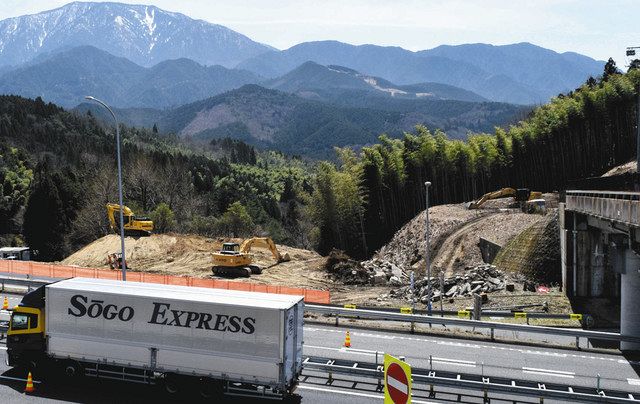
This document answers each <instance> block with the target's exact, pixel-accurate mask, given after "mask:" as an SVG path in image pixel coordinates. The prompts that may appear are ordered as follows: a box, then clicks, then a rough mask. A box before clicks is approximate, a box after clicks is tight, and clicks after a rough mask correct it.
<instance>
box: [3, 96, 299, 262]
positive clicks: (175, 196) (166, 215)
mask: <svg viewBox="0 0 640 404" xmlns="http://www.w3.org/2000/svg"><path fill="white" fill-rule="evenodd" d="M121 134H122V136H123V149H122V150H123V154H122V159H123V181H124V191H125V201H126V202H125V203H126V205H128V206H129V207H131V208H132V209H133V210H134V211H135V212H136V213H137V214H149V215H150V216H151V217H152V218H153V219H154V221H155V222H156V230H157V231H159V232H164V231H171V230H178V231H182V232H193V233H199V234H204V235H209V236H225V235H227V236H234V235H235V236H245V235H249V234H261V233H268V234H270V235H271V236H272V237H274V238H275V239H276V240H279V241H281V242H287V243H289V244H292V245H306V244H307V243H308V240H307V237H306V234H307V233H308V230H307V229H305V228H304V226H307V225H305V221H304V220H303V219H301V216H302V215H301V213H300V209H302V208H303V206H302V203H301V202H302V201H303V200H304V199H305V198H306V197H305V195H306V194H308V193H309V191H310V185H309V183H310V179H309V176H308V174H307V170H306V168H305V167H304V165H303V164H302V162H300V161H299V160H294V159H287V158H285V157H283V156H282V155H281V154H278V153H275V152H265V153H260V154H256V152H255V150H254V149H253V148H252V147H250V146H248V145H246V144H243V143H241V142H238V141H231V140H221V141H215V142H212V143H210V144H209V145H208V147H207V149H206V150H203V151H202V152H200V153H195V152H193V151H191V150H189V149H187V148H186V147H185V146H183V145H181V144H180V143H179V142H178V140H177V139H175V138H172V137H166V136H160V135H158V134H157V133H154V131H152V130H146V129H135V128H128V127H125V126H122V127H121ZM0 139H1V141H0V181H1V183H2V185H3V186H2V199H1V203H0V217H1V219H2V220H0V223H2V225H1V226H2V227H1V228H0V238H1V241H2V244H3V245H12V244H13V245H15V244H21V243H23V242H26V243H27V244H28V245H30V246H31V247H32V248H33V249H35V250H37V251H38V253H39V255H38V259H41V260H56V259H61V258H63V257H65V256H66V255H67V254H68V253H69V252H70V251H72V250H74V249H76V248H77V247H79V246H82V245H84V244H86V243H87V242H89V241H91V240H93V239H96V238H98V237H101V236H103V235H104V234H106V233H107V232H108V231H109V230H108V228H107V221H106V211H105V204H106V203H107V202H116V201H117V171H116V169H115V141H114V135H113V131H112V128H108V129H106V130H105V128H103V127H102V126H101V125H100V124H99V123H98V121H96V119H95V118H93V117H92V116H87V115H78V114H75V113H70V112H66V111H64V110H63V109H61V108H59V107H57V106H55V105H53V104H45V103H44V102H43V101H42V100H41V99H39V98H37V99H36V100H28V99H24V98H21V97H17V96H0Z"/></svg>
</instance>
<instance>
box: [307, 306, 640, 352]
mask: <svg viewBox="0 0 640 404" xmlns="http://www.w3.org/2000/svg"><path fill="white" fill-rule="evenodd" d="M305 311H308V312H312V313H317V314H327V315H332V316H338V317H349V318H359V319H367V320H382V321H399V322H406V323H415V324H436V325H437V324H442V325H452V326H460V327H467V328H485V329H489V330H491V339H494V331H495V330H507V331H519V332H524V333H533V334H544V335H561V336H567V337H574V338H576V345H577V347H579V346H580V338H592V339H598V340H607V341H616V342H621V341H626V342H636V343H640V337H636V336H631V335H621V334H616V333H610V332H602V331H590V330H582V329H570V328H556V327H543V326H537V325H524V324H510V323H497V322H491V321H478V320H463V319H460V318H451V317H435V316H423V315H417V314H401V313H390V312H384V311H374V310H360V309H345V308H339V307H326V306H318V305H311V304H307V305H305Z"/></svg>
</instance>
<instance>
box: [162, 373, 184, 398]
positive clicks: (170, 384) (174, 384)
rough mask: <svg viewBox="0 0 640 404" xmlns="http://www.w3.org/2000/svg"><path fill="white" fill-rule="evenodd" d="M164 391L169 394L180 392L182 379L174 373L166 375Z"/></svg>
mask: <svg viewBox="0 0 640 404" xmlns="http://www.w3.org/2000/svg"><path fill="white" fill-rule="evenodd" d="M164 391H166V392H167V393H169V394H172V395H173V394H178V393H179V392H180V380H179V379H178V378H177V377H175V376H174V375H165V377H164Z"/></svg>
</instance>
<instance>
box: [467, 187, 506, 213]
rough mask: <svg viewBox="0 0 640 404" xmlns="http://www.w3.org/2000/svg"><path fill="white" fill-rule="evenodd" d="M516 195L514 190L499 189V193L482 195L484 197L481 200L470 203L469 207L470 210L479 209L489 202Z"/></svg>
mask: <svg viewBox="0 0 640 404" xmlns="http://www.w3.org/2000/svg"><path fill="white" fill-rule="evenodd" d="M515 195H516V190H515V189H513V188H502V189H499V190H497V191H493V192H487V193H486V194H484V195H482V197H481V198H480V199H478V200H477V201H474V202H471V203H469V205H468V206H467V207H468V208H469V209H478V208H479V207H480V206H482V205H483V204H484V203H485V202H486V201H488V200H491V199H498V198H504V197H507V196H515Z"/></svg>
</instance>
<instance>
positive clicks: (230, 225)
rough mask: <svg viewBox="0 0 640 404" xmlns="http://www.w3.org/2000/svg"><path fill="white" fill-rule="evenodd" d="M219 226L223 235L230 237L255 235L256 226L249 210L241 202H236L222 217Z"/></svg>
mask: <svg viewBox="0 0 640 404" xmlns="http://www.w3.org/2000/svg"><path fill="white" fill-rule="evenodd" d="M218 226H219V227H220V230H221V232H222V233H223V234H226V235H228V236H230V237H245V236H248V235H251V234H253V232H254V230H255V224H254V223H253V220H252V219H251V216H250V215H249V212H248V211H247V208H246V207H245V206H244V205H243V204H241V203H240V202H234V203H232V204H231V205H229V208H228V209H227V211H226V212H224V214H223V215H222V217H221V218H220V220H219V223H218Z"/></svg>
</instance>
